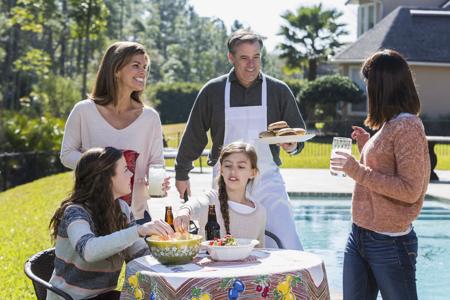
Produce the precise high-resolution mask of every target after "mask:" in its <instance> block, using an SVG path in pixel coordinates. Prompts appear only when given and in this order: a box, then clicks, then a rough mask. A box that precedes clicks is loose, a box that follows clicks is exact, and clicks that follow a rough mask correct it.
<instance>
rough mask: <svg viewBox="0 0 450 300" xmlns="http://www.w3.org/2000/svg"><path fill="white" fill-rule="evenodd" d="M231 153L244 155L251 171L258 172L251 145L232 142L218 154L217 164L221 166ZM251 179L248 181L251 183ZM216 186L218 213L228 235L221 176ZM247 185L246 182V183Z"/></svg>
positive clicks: (227, 216) (228, 216)
mask: <svg viewBox="0 0 450 300" xmlns="http://www.w3.org/2000/svg"><path fill="white" fill-rule="evenodd" d="M233 153H244V154H245V155H246V156H247V157H248V159H249V160H250V166H251V168H252V169H253V170H256V171H258V165H257V162H258V159H257V156H256V151H255V148H253V146H252V145H250V144H247V143H241V142H234V143H231V144H229V145H227V146H225V147H224V148H223V149H222V151H221V152H220V157H219V162H220V165H221V166H222V163H223V161H224V159H225V158H227V157H228V156H230V155H231V154H233ZM252 180H253V179H250V180H249V182H251V181H252ZM217 184H218V186H219V204H220V212H221V213H222V218H223V223H224V224H225V232H226V233H227V234H230V213H229V209H228V194H227V190H226V186H225V180H224V179H223V176H222V174H220V175H219V177H218V178H217ZM247 184H248V182H247Z"/></svg>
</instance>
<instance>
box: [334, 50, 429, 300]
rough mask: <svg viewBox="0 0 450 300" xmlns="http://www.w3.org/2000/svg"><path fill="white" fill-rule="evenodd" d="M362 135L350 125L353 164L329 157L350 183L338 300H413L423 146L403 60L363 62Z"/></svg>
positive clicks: (425, 165)
mask: <svg viewBox="0 0 450 300" xmlns="http://www.w3.org/2000/svg"><path fill="white" fill-rule="evenodd" d="M362 75H363V77H364V79H365V81H366V85H367V95H368V98H369V111H368V116H367V118H366V120H365V125H366V126H368V127H369V128H371V129H373V130H378V132H377V133H376V134H374V135H373V136H372V137H370V135H369V133H368V132H366V131H365V130H364V129H363V128H361V127H357V126H354V127H353V133H352V138H353V139H355V140H356V142H357V144H358V148H359V150H360V152H361V159H360V161H359V162H358V161H356V159H355V158H354V157H353V156H351V155H349V154H345V153H342V152H340V153H338V154H339V155H340V156H341V158H333V159H332V161H331V165H332V167H333V169H334V170H336V171H344V172H345V173H346V174H347V175H348V176H349V177H351V178H352V179H354V180H355V182H356V184H355V189H354V191H353V198H352V221H353V224H352V231H351V232H350V234H349V238H348V241H347V246H346V249H345V252H344V275H343V277H344V282H343V286H344V299H346V300H348V299H355V300H356V299H358V300H359V299H374V300H375V299H376V298H377V295H378V292H379V291H380V292H381V296H382V297H383V299H405V300H407V299H408V300H410V299H417V290H416V258H417V249H418V244H417V236H416V233H415V231H414V228H413V226H412V222H413V221H414V220H415V219H416V218H417V216H418V215H419V213H420V210H421V208H422V205H423V200H424V196H425V192H426V190H427V187H428V181H429V178H430V161H429V156H428V145H427V140H426V136H425V131H424V127H423V124H422V121H421V120H420V118H419V117H418V114H419V111H420V101H419V97H418V95H417V92H416V88H415V86H414V82H413V78H412V74H411V71H410V69H409V66H408V63H407V62H406V60H405V59H404V58H403V57H402V56H401V55H400V54H399V53H398V52H396V51H394V50H389V49H386V50H381V51H378V52H376V53H375V54H373V55H372V56H371V57H369V58H368V59H367V60H366V61H365V62H364V64H363V67H362Z"/></svg>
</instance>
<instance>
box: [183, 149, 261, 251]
mask: <svg viewBox="0 0 450 300" xmlns="http://www.w3.org/2000/svg"><path fill="white" fill-rule="evenodd" d="M219 162H220V175H219V177H218V178H217V181H218V190H217V191H216V190H211V191H209V192H208V193H206V197H203V198H201V199H196V198H192V199H190V200H189V201H188V202H186V203H185V204H184V205H182V206H181V207H180V209H179V210H178V211H177V217H176V218H175V220H174V227H175V230H176V231H181V232H182V231H187V229H188V225H189V221H190V219H191V218H192V219H196V220H198V221H199V225H200V230H199V233H200V234H201V235H203V236H205V225H206V222H207V218H208V205H210V204H214V205H215V206H216V216H217V222H218V223H219V225H220V235H221V237H223V236H225V235H226V234H231V235H232V236H233V237H237V238H249V239H257V240H258V241H259V247H264V229H265V226H266V211H265V209H264V207H263V206H261V205H260V204H258V203H257V201H254V200H256V199H249V198H248V196H247V195H248V193H247V187H248V185H249V184H250V183H251V182H252V181H253V178H254V177H255V176H256V174H257V173H258V167H257V157H256V152H255V149H254V148H253V146H251V145H250V144H247V143H241V142H235V143H231V144H229V145H228V146H226V147H225V148H223V149H222V152H221V154H220V157H219Z"/></svg>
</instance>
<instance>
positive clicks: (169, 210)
mask: <svg viewBox="0 0 450 300" xmlns="http://www.w3.org/2000/svg"><path fill="white" fill-rule="evenodd" d="M164 221H166V223H167V224H169V225H170V226H171V227H172V229H173V230H174V231H175V227H174V226H173V213H172V206H166V214H165V216H164Z"/></svg>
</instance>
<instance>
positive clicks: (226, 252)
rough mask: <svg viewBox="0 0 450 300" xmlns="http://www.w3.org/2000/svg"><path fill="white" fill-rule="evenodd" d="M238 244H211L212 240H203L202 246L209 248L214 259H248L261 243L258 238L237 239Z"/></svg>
mask: <svg viewBox="0 0 450 300" xmlns="http://www.w3.org/2000/svg"><path fill="white" fill-rule="evenodd" d="M236 241H237V245H236V246H210V245H209V243H210V241H204V242H202V246H203V247H204V248H206V249H208V252H209V255H210V256H211V258H212V259H214V260H218V261H231V260H242V259H246V258H247V257H248V256H249V255H250V253H251V252H252V250H253V248H255V246H256V245H258V244H259V241H257V240H251V239H236Z"/></svg>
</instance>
